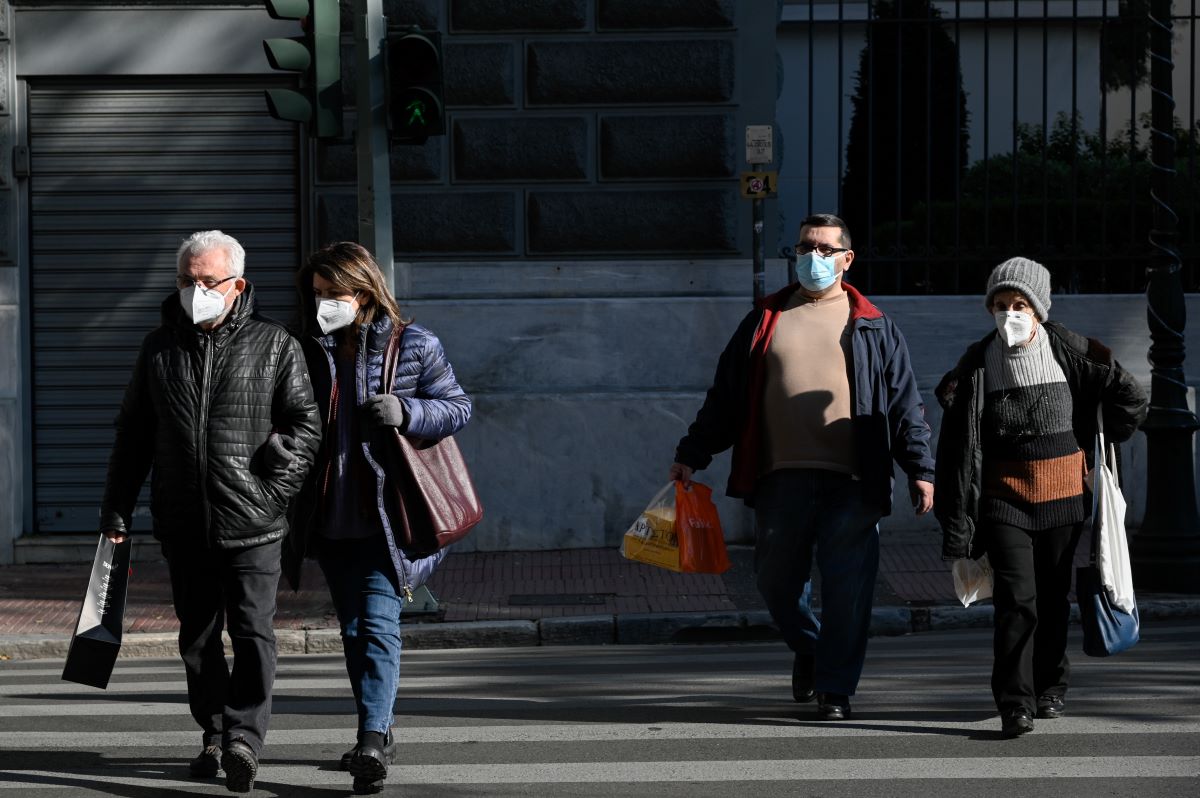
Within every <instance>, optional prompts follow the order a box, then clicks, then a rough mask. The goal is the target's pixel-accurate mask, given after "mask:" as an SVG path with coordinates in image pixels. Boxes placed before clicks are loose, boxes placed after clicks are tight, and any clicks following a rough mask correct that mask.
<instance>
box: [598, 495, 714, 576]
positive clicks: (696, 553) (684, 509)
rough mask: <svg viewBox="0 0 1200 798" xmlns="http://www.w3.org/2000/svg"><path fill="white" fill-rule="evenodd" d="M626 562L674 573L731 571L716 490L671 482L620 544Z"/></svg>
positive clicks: (634, 523)
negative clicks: (635, 561)
mask: <svg viewBox="0 0 1200 798" xmlns="http://www.w3.org/2000/svg"><path fill="white" fill-rule="evenodd" d="M621 554H622V555H624V556H625V557H626V558H627V559H630V560H637V561H638V562H644V563H646V564H648V565H656V566H658V567H660V568H667V569H669V570H672V571H680V572H683V573H696V574H720V573H724V572H725V571H727V570H728V569H729V555H728V554H727V553H726V551H725V536H724V534H723V533H722V531H721V518H720V516H719V515H718V514H717V507H716V505H715V504H713V501H712V488H710V487H708V486H707V485H704V484H701V483H699V482H693V483H692V484H691V486H690V487H687V488H685V487H684V486H683V483H682V482H671V483H668V484H667V486H666V487H665V488H663V489H662V490H660V491H659V492H658V493H657V494H655V496H654V498H653V499H651V500H650V504H649V506H647V507H646V509H645V510H643V511H642V514H641V515H640V516H638V519H637V520H636V521H634V522H633V526H631V527H630V528H629V530H628V531H627V532H626V533H625V536H624V538H623V539H622V541H621Z"/></svg>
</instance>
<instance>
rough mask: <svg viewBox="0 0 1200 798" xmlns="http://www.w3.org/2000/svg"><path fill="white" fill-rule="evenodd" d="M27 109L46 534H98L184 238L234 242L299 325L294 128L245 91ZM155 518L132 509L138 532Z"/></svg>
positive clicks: (273, 312)
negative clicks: (128, 399)
mask: <svg viewBox="0 0 1200 798" xmlns="http://www.w3.org/2000/svg"><path fill="white" fill-rule="evenodd" d="M29 109H30V113H29V144H30V152H31V156H32V162H31V166H32V168H31V176H30V183H29V185H30V202H31V209H32V210H31V214H30V224H31V230H30V240H31V247H30V250H31V252H30V264H31V278H32V294H33V296H32V314H33V316H32V322H33V340H32V347H33V412H34V416H33V418H34V429H33V436H34V437H33V446H34V491H35V494H34V501H35V503H36V508H37V512H36V518H37V531H39V532H42V533H91V532H94V531H95V530H96V519H97V511H98V508H99V502H100V498H101V494H102V492H103V489H104V475H105V472H106V469H107V463H108V455H109V450H110V448H111V446H112V440H113V428H112V421H113V418H114V416H115V415H116V411H117V408H118V406H119V404H120V401H121V396H122V393H123V392H124V389H125V385H126V383H127V382H128V380H129V375H130V370H131V369H132V367H133V363H134V359H135V358H136V355H137V349H138V346H139V345H140V343H141V340H142V338H143V337H144V336H145V335H146V333H147V332H149V331H150V330H151V329H153V328H154V327H155V326H157V324H158V321H159V304H160V303H161V302H162V300H163V299H164V298H165V297H166V296H168V295H169V294H170V293H171V292H172V291H173V290H174V286H173V283H172V281H173V279H174V274H175V262H174V256H175V250H176V248H177V247H178V245H179V242H180V240H181V239H182V238H183V237H184V236H186V235H188V234H189V233H191V232H193V231H195V230H203V229H211V228H218V229H221V230H223V231H225V232H226V233H229V234H230V235H233V236H234V237H236V238H237V239H238V240H239V241H241V242H242V245H243V246H244V247H245V248H246V277H247V279H249V280H250V281H251V282H252V283H253V284H254V286H255V294H256V296H257V298H258V305H259V310H260V311H261V312H263V313H266V314H267V315H269V316H272V317H274V318H277V319H279V320H281V321H285V322H286V321H289V320H290V319H291V316H292V313H293V310H294V307H295V294H294V289H293V287H292V286H293V283H292V279H293V275H294V272H295V269H296V267H297V265H298V258H299V252H298V248H299V240H300V234H299V221H298V220H299V213H298V209H299V207H300V197H299V189H298V179H297V173H298V166H297V162H298V155H297V133H296V129H295V127H294V126H292V125H290V124H286V123H280V122H277V121H275V120H273V119H271V118H270V117H269V116H267V114H266V111H265V108H264V104H263V99H262V92H261V91H260V90H256V89H251V88H243V87H240V86H235V87H223V88H211V87H208V86H198V85H165V84H161V83H156V84H153V85H126V84H120V87H119V88H114V87H112V84H108V85H106V86H104V87H97V86H94V85H92V86H64V85H54V86H44V87H31V89H30V97H29ZM142 498H143V501H144V499H145V498H146V497H145V490H144V492H143V497H142ZM148 515H149V513H148V509H147V508H146V507H145V504H144V503H141V504H139V508H138V511H137V515H136V520H135V522H134V529H135V531H141V532H144V531H146V530H147V529H148V527H149V518H148Z"/></svg>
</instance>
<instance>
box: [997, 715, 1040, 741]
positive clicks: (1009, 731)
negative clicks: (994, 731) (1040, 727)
mask: <svg viewBox="0 0 1200 798" xmlns="http://www.w3.org/2000/svg"><path fill="white" fill-rule="evenodd" d="M1031 731H1033V718H1031V717H1029V710H1028V709H1026V708H1025V707H1017V708H1016V709H1012V710H1009V711H1008V712H1005V713H1004V714H1003V715H1002V716H1001V717H1000V733H1001V734H1002V735H1003V736H1004V737H1005V738H1006V739H1010V740H1011V739H1012V738H1013V737H1020V736H1021V735H1022V734H1028V733H1029V732H1031Z"/></svg>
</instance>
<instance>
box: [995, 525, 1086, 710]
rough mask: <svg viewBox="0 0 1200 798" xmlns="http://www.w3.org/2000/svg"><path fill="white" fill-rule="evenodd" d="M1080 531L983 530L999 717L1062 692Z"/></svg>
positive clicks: (1079, 527) (1075, 528) (1080, 527)
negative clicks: (990, 578)
mask: <svg viewBox="0 0 1200 798" xmlns="http://www.w3.org/2000/svg"><path fill="white" fill-rule="evenodd" d="M1082 531H1083V524H1082V523H1079V524H1071V525H1069V526H1060V527H1055V528H1053V529H1040V530H1036V531H1032V530H1028V529H1021V528H1019V527H1015V526H1009V525H1008V524H996V523H989V524H987V525H986V526H985V528H984V529H983V530H982V532H983V534H985V535H987V536H988V538H987V539H988V546H987V554H988V561H989V562H990V563H991V565H992V570H993V572H994V574H995V579H994V585H993V588H992V603H993V605H994V606H995V637H994V640H993V650H994V652H995V660H994V662H993V663H992V696H993V697H994V698H995V699H996V706H997V708H999V710H1000V711H1001V712H1008V711H1012V710H1014V709H1017V708H1020V707H1024V708H1025V709H1027V710H1029V712H1030V714H1033V713H1034V712H1035V711H1036V709H1037V698H1038V696H1058V697H1062V696H1063V695H1065V694H1066V692H1067V680H1068V677H1069V676H1070V663H1069V662H1068V660H1067V623H1068V620H1069V618H1070V615H1071V605H1070V602H1068V601H1067V594H1068V593H1069V592H1070V590H1071V574H1072V571H1073V567H1074V559H1075V546H1076V544H1077V543H1078V542H1079V536H1080V533H1081V532H1082Z"/></svg>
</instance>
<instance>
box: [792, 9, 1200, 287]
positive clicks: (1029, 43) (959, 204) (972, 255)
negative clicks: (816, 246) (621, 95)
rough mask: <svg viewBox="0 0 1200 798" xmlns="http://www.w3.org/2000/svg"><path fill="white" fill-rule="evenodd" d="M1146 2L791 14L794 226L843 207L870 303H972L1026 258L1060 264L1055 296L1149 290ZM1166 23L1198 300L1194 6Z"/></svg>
mask: <svg viewBox="0 0 1200 798" xmlns="http://www.w3.org/2000/svg"><path fill="white" fill-rule="evenodd" d="M1149 6H1150V0H1018V2H1013V1H1012V0H1007V1H1006V0H932V2H931V1H930V0H871V1H870V2H867V1H866V0H861V1H859V2H854V1H853V0H824V1H823V2H822V0H812V1H811V2H803V1H802V0H801V1H799V2H796V1H794V2H789V3H787V4H786V5H785V8H784V16H783V21H782V23H781V27H780V38H779V48H780V51H781V53H783V54H784V64H785V66H784V82H783V95H782V98H781V100H780V108H781V116H783V117H784V118H782V119H781V124H782V128H783V133H784V137H785V138H786V139H787V143H788V145H789V146H788V147H787V149H786V150H785V158H784V163H783V165H782V167H783V169H784V170H785V171H786V172H790V173H791V174H792V175H793V176H797V177H800V178H801V179H800V180H799V181H798V182H797V183H795V184H794V185H799V186H802V187H803V188H802V189H801V190H800V191H797V192H793V195H792V196H790V197H781V202H782V203H783V205H784V208H783V215H784V217H785V220H786V219H796V218H798V217H800V216H802V215H804V214H805V213H807V212H810V211H813V212H819V211H823V210H829V209H830V208H831V207H836V208H837V209H838V210H839V212H840V214H841V215H842V216H843V217H844V218H845V219H846V220H847V222H848V223H849V225H850V228H851V230H852V231H853V233H854V248H855V250H856V251H857V252H858V254H859V260H858V261H856V264H855V278H856V279H855V282H856V284H857V285H859V286H860V287H862V288H865V289H866V290H868V291H869V292H872V293H875V294H963V293H977V292H980V291H982V290H983V286H984V281H985V280H986V277H987V274H988V272H989V271H990V270H991V268H992V267H993V266H994V265H995V264H996V263H998V262H999V261H1000V260H1002V259H1004V258H1007V257H1010V256H1012V255H1017V254H1020V255H1024V256H1026V257H1031V258H1034V259H1036V260H1039V261H1041V262H1043V263H1045V264H1046V265H1047V266H1048V267H1050V269H1051V272H1052V274H1053V275H1054V280H1055V286H1054V290H1055V291H1060V292H1068V293H1074V292H1081V293H1124V292H1140V291H1142V290H1144V289H1145V286H1146V267H1147V266H1148V265H1149V262H1150V259H1151V257H1152V256H1151V250H1150V245H1149V233H1150V230H1151V227H1152V220H1153V203H1152V200H1151V194H1150V181H1151V172H1152V168H1151V163H1150V146H1151V142H1150V130H1149V125H1150V122H1149V113H1150V97H1151V94H1150V88H1149V73H1150V69H1149V65H1150V47H1149V45H1150V28H1151V26H1150V21H1149V16H1148V15H1149ZM1172 12H1173V16H1172V22H1173V28H1174V56H1175V59H1174V60H1175V65H1174V95H1175V101H1176V106H1175V127H1176V131H1175V133H1176V140H1177V142H1176V169H1177V173H1176V176H1175V182H1174V191H1173V195H1174V206H1175V210H1176V212H1177V213H1178V217H1179V221H1178V225H1179V226H1178V237H1177V239H1176V243H1177V246H1178V249H1179V254H1180V256H1181V258H1182V278H1183V285H1184V290H1187V291H1195V290H1200V271H1198V270H1197V258H1198V256H1200V241H1198V239H1197V211H1198V210H1200V184H1197V182H1196V171H1197V165H1198V164H1197V160H1200V152H1198V150H1200V127H1198V126H1197V121H1196V88H1197V86H1196V84H1197V82H1198V81H1200V74H1198V70H1197V67H1198V64H1197V60H1196V40H1197V31H1196V27H1197V25H1196V22H1197V0H1175V2H1174V3H1173V4H1172ZM785 109H790V110H785ZM787 113H791V114H792V117H791V118H790V119H789V118H787V117H786V114H787ZM797 140H798V141H799V144H800V146H799V147H798V148H797V146H796V142H797ZM797 150H798V151H797ZM798 162H799V163H798ZM789 203H790V206H791V207H788V205H789ZM786 226H787V223H786V221H785V227H786ZM781 234H782V235H783V236H784V238H783V239H781V241H780V243H781V245H783V246H784V247H786V245H787V244H789V243H791V241H792V240H794V239H793V238H792V236H794V235H795V231H794V230H787V229H785V230H783V231H781ZM785 254H786V252H785Z"/></svg>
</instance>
